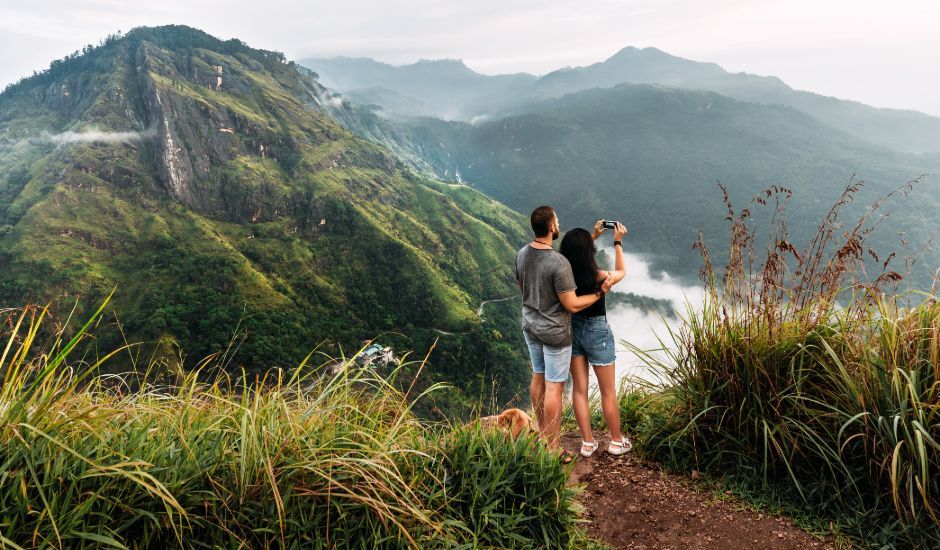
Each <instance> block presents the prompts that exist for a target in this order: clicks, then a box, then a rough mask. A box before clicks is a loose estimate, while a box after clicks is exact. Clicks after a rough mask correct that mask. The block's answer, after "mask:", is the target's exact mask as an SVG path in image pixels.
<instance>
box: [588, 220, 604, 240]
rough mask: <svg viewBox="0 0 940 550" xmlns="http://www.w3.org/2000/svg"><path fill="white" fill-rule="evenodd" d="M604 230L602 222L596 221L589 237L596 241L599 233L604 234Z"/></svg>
mask: <svg viewBox="0 0 940 550" xmlns="http://www.w3.org/2000/svg"><path fill="white" fill-rule="evenodd" d="M605 229H606V228H605V227H604V220H597V221H596V222H594V234H593V235H591V238H593V239H595V240H596V239H597V238H598V237H600V236H601V233H603V232H604V230H605Z"/></svg>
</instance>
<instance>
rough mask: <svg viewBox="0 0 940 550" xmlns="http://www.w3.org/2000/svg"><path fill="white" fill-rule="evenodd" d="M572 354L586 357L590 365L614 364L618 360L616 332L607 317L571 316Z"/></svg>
mask: <svg viewBox="0 0 940 550" xmlns="http://www.w3.org/2000/svg"><path fill="white" fill-rule="evenodd" d="M571 330H572V340H571V356H572V357H577V356H582V357H586V358H587V361H588V365H590V366H592V367H598V366H601V365H613V364H614V361H616V360H617V349H616V345H615V344H614V333H613V331H612V330H610V325H608V324H607V317H606V316H603V315H598V316H596V317H582V316H581V315H572V316H571Z"/></svg>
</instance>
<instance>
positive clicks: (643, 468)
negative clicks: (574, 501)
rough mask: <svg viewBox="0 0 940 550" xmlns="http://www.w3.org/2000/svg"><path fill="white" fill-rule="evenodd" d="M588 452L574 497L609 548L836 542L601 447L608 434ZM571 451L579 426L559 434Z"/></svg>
mask: <svg viewBox="0 0 940 550" xmlns="http://www.w3.org/2000/svg"><path fill="white" fill-rule="evenodd" d="M598 443H600V444H601V446H600V448H598V450H597V451H596V452H595V453H594V455H593V456H591V457H590V458H584V457H581V456H580V455H579V456H578V460H577V462H576V463H575V465H574V469H573V470H572V472H571V483H572V484H581V483H584V484H586V488H585V491H584V492H583V493H582V494H581V497H580V500H581V502H582V503H583V504H584V506H585V507H586V508H587V510H588V518H589V519H590V521H591V523H590V524H588V525H587V529H588V532H589V533H590V535H591V536H592V537H593V538H595V539H597V540H600V541H602V542H604V543H605V544H608V545H609V546H611V547H612V548H633V549H654V548H655V549H659V548H695V549H705V548H708V549H712V548H715V549H718V548H720V549H726V548H734V549H738V548H759V549H761V550H776V549H790V548H800V549H805V550H809V549H813V548H834V546H833V543H832V540H831V539H829V538H825V539H822V538H817V537H814V536H813V535H811V534H809V533H807V532H806V531H803V530H801V529H800V528H799V527H797V526H796V525H794V523H793V521H791V520H789V519H787V518H780V517H774V516H770V515H767V514H762V513H760V512H756V511H754V510H751V509H748V508H746V507H745V506H744V505H742V504H741V503H740V502H738V501H736V500H735V498H734V497H733V495H719V496H718V497H716V496H715V495H712V494H708V493H705V492H697V491H696V490H695V488H694V483H693V481H692V479H691V477H690V476H679V475H676V474H672V473H668V472H665V471H663V470H661V469H660V468H658V467H657V466H656V465H655V464H648V463H644V462H642V461H640V460H638V459H636V458H635V457H633V456H632V453H630V454H627V455H624V456H621V457H614V456H611V455H609V454H607V452H606V449H607V443H608V440H607V439H602V438H598ZM562 446H564V448H566V449H568V450H570V451H572V452H575V453H577V452H578V450H579V449H580V446H581V437H580V436H579V435H578V434H566V435H563V436H562Z"/></svg>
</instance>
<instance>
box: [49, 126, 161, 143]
mask: <svg viewBox="0 0 940 550" xmlns="http://www.w3.org/2000/svg"><path fill="white" fill-rule="evenodd" d="M156 135H157V132H156V130H153V129H152V128H151V129H147V130H143V131H139V132H108V131H103V130H97V129H94V128H92V129H88V130H83V131H81V132H61V133H58V134H49V133H46V132H43V133H42V134H40V136H39V138H38V140H39V141H44V142H47V143H54V144H56V145H68V144H72V143H128V142H139V141H145V140H148V139H151V138H153V137H155V136H156Z"/></svg>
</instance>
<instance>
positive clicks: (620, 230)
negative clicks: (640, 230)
mask: <svg viewBox="0 0 940 550" xmlns="http://www.w3.org/2000/svg"><path fill="white" fill-rule="evenodd" d="M626 234H627V226H625V225H623V224H622V223H620V222H617V227H616V229H614V240H615V241H619V240H620V239H622V238H623V237H624V235H626Z"/></svg>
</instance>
